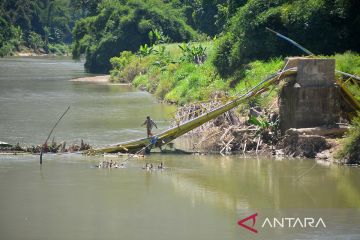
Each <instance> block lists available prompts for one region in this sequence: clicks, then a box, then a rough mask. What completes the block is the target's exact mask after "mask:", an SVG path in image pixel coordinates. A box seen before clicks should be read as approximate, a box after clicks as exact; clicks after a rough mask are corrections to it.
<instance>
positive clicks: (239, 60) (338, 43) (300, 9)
mask: <svg viewBox="0 0 360 240" xmlns="http://www.w3.org/2000/svg"><path fill="white" fill-rule="evenodd" d="M359 9H360V1H358V0H274V1H263V0H249V1H247V3H246V4H245V5H244V6H242V7H240V8H238V11H237V12H236V14H235V15H234V16H233V17H232V18H231V21H230V24H229V26H228V27H227V28H226V30H225V32H224V35H223V36H222V37H221V38H220V39H219V41H218V45H217V54H216V56H215V59H214V64H215V66H216V67H217V69H218V72H219V73H220V74H221V75H222V76H228V75H231V74H233V73H234V72H235V71H237V70H238V69H240V68H241V67H242V66H243V65H244V64H246V63H248V62H250V61H252V60H255V59H268V58H271V57H274V56H281V55H282V56H287V55H296V54H297V55H299V54H303V53H302V52H300V50H298V49H296V48H295V47H293V46H291V45H290V44H289V43H287V42H285V41H284V40H282V39H279V38H277V37H276V36H275V35H274V34H272V33H269V32H267V31H266V30H265V28H266V27H269V28H272V29H274V30H276V31H278V32H280V33H283V34H285V35H287V36H289V37H290V38H293V39H295V40H296V41H298V42H299V43H300V44H302V45H304V46H305V47H306V48H308V49H310V50H311V51H313V52H314V53H315V54H319V53H322V54H333V53H335V52H344V51H345V50H354V51H357V52H358V51H360V45H359V44H358V39H359V37H360V28H359V27H358V26H359V24H360V11H359Z"/></svg>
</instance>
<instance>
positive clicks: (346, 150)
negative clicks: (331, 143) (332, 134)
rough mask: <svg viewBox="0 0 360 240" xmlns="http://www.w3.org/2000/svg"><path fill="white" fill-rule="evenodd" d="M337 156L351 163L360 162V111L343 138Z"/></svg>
mask: <svg viewBox="0 0 360 240" xmlns="http://www.w3.org/2000/svg"><path fill="white" fill-rule="evenodd" d="M336 157H337V158H340V159H343V160H345V161H346V163H349V164H354V163H357V164H359V163H360V112H358V114H357V116H356V117H355V118H354V119H353V120H352V122H351V128H350V129H349V131H348V133H347V135H346V137H345V138H344V139H343V141H342V143H341V148H340V149H339V151H338V152H337V153H336Z"/></svg>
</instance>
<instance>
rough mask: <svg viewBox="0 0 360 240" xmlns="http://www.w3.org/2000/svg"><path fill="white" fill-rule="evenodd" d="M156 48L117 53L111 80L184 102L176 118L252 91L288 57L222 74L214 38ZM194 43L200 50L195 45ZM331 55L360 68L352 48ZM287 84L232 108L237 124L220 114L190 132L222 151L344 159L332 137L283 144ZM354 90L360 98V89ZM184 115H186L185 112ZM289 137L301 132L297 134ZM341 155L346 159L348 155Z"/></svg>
mask: <svg viewBox="0 0 360 240" xmlns="http://www.w3.org/2000/svg"><path fill="white" fill-rule="evenodd" d="M152 48H153V49H152V50H153V51H152V52H151V53H149V54H147V55H145V56H137V55H134V54H132V53H130V52H122V53H121V54H120V56H119V57H114V58H112V59H111V63H112V65H113V70H112V71H111V72H110V81H112V82H127V83H131V84H133V85H134V86H135V87H137V88H139V89H142V90H146V91H148V92H150V93H152V94H154V95H155V96H156V97H158V98H159V99H160V100H162V101H165V102H168V103H171V104H175V105H177V106H180V109H179V110H178V112H177V114H176V115H177V118H175V120H174V122H176V123H179V122H183V121H184V120H185V121H188V120H191V119H189V118H187V116H195V117H196V116H198V114H199V112H198V110H199V109H207V110H209V109H211V106H212V107H213V106H219V105H221V104H223V103H224V102H226V101H227V100H230V99H231V96H237V95H238V94H239V93H244V92H246V91H247V89H251V88H252V87H253V86H255V85H256V84H258V83H260V81H262V80H263V79H265V78H266V77H268V76H269V75H270V74H271V73H275V72H277V71H279V70H280V69H282V68H283V67H284V60H283V59H280V58H278V59H272V60H269V61H254V62H251V63H249V64H248V65H246V66H244V67H243V68H242V69H239V71H238V72H236V73H235V74H233V75H230V76H228V77H227V78H221V77H220V76H219V75H218V74H217V73H216V70H215V67H214V65H213V62H212V59H213V56H214V47H213V44H212V42H201V43H191V44H165V45H164V44H162V45H157V46H153V47H152ZM192 49H193V50H195V49H196V50H198V51H190V50H192ZM194 52H196V53H194ZM191 54H195V55H191ZM322 57H325V56H322ZM325 58H335V59H336V69H338V70H341V71H345V72H349V73H352V74H358V70H359V69H360V56H359V55H358V54H357V53H352V52H346V53H344V54H337V55H334V56H327V57H325ZM199 59H200V60H201V61H200V60H199ZM281 87H282V86H281V85H279V86H275V87H274V88H273V89H272V90H271V91H269V92H268V93H267V94H262V95H260V96H258V97H256V98H254V99H253V100H251V101H247V102H244V103H243V104H241V105H240V106H239V107H238V108H237V110H236V111H233V114H232V115H233V116H236V118H238V119H241V121H237V122H236V123H235V124H234V123H231V122H222V120H221V119H224V117H221V118H220V117H219V118H217V119H215V120H213V121H211V122H210V123H209V124H205V125H204V127H200V128H199V129H201V131H203V132H202V133H199V131H195V132H194V131H193V132H191V133H190V135H191V134H196V135H199V134H200V135H201V136H200V139H202V140H201V142H202V144H206V145H208V146H207V147H205V149H209V151H214V150H215V151H217V152H220V153H222V154H223V153H226V154H231V153H232V152H244V153H245V152H249V151H254V152H261V151H267V153H268V154H285V155H287V156H295V157H310V158H316V157H317V155H318V154H319V158H321V159H328V160H329V161H338V160H334V159H335V158H334V157H333V156H332V155H333V154H329V152H330V153H332V152H337V151H335V150H334V151H333V149H334V147H332V146H334V142H333V141H332V140H331V139H329V140H327V139H328V137H326V136H321V135H315V136H311V134H309V136H307V137H303V136H301V135H300V136H298V137H296V139H298V140H299V139H300V140H299V141H300V142H299V144H300V143H301V147H298V146H291V144H294V141H286V140H285V142H288V144H289V145H288V146H284V145H283V146H281V147H280V146H279V145H278V144H279V142H280V141H282V140H283V139H286V137H285V136H286V135H285V136H281V134H280V133H278V131H279V129H278V123H279V119H278V118H277V117H275V118H274V116H279V107H278V102H277V98H278V95H279V90H280V89H281ZM350 90H351V91H352V94H353V95H354V96H355V97H356V98H357V99H358V100H360V91H359V89H357V88H351V89H350ZM204 101H205V102H207V103H204ZM206 104H208V105H206ZM181 115H186V116H185V118H184V116H181ZM225 118H226V117H225ZM232 119H235V117H232ZM249 129H251V131H250V130H249ZM218 132H219V133H218ZM220 133H221V134H220ZM213 135H214V136H213ZM287 139H288V140H289V139H292V140H294V139H295V138H294V135H292V137H290V138H289V137H288V138H287ZM315 142H316V143H315ZM338 142H339V144H336V146H338V145H342V143H341V141H340V140H339V141H338ZM197 145H200V144H199V143H197ZM295 145H296V144H295ZM338 148H340V147H338ZM323 151H325V152H323ZM339 161H340V162H343V160H339Z"/></svg>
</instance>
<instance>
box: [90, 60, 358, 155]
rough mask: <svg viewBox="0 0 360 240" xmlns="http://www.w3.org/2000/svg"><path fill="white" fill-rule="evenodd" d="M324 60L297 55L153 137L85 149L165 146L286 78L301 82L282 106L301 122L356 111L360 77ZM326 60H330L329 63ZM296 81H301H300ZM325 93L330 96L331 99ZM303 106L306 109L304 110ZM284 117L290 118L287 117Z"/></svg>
mask: <svg viewBox="0 0 360 240" xmlns="http://www.w3.org/2000/svg"><path fill="white" fill-rule="evenodd" d="M323 62H324V61H323V59H320V60H319V59H316V58H299V59H297V60H296V61H294V60H291V61H290V60H288V61H287V62H286V65H285V67H284V69H282V70H281V71H279V72H277V73H275V74H273V75H271V76H269V77H268V78H266V79H264V80H263V81H261V82H260V83H258V84H257V85H255V86H254V87H252V88H251V89H250V90H248V91H247V92H246V93H243V94H240V95H237V96H236V97H235V99H233V100H231V101H229V102H227V103H225V104H223V105H221V106H219V107H217V108H215V109H212V110H210V111H208V112H206V113H204V114H202V115H200V116H198V117H196V118H194V119H191V120H188V121H186V122H184V123H182V124H179V125H177V126H174V127H172V128H170V129H168V130H166V131H164V132H162V133H159V134H156V135H154V136H153V137H148V138H141V139H135V140H131V141H127V142H122V143H118V144H114V145H111V146H107V147H103V148H98V149H92V150H90V151H88V153H95V154H96V153H118V152H120V153H137V152H140V151H143V150H145V149H147V150H151V149H152V148H155V147H161V146H164V145H166V144H168V143H170V142H171V141H173V140H174V139H176V138H178V137H180V136H182V135H184V134H186V133H188V132H190V131H191V130H193V129H195V128H197V127H199V126H201V125H202V124H204V123H206V122H208V121H211V120H213V119H215V118H216V117H218V116H220V115H221V114H223V113H225V112H227V111H229V110H231V109H233V108H235V107H237V106H239V105H240V104H241V103H244V102H246V101H248V100H250V99H252V98H254V97H256V96H259V95H260V94H262V93H264V92H266V91H268V90H269V89H270V87H272V86H275V85H277V84H279V83H280V82H281V81H284V80H285V81H286V82H292V84H293V85H292V86H296V87H297V88H299V86H300V87H301V85H303V88H302V89H301V91H300V92H299V91H297V92H296V94H294V92H292V90H291V91H288V97H289V98H290V100H289V101H288V103H287V104H286V107H285V108H284V109H286V108H288V109H291V111H290V113H291V114H292V118H295V120H296V119H297V118H298V119H300V118H301V119H302V121H303V122H304V120H305V121H306V119H307V118H308V119H310V118H312V121H313V124H316V120H314V116H315V115H316V114H318V116H317V119H321V121H320V120H318V122H319V121H320V123H319V124H320V125H323V124H324V123H327V122H334V121H336V118H334V117H333V118H331V117H330V118H329V119H330V120H329V119H328V118H327V117H325V118H324V117H322V115H321V114H323V115H324V116H328V115H329V114H328V113H327V111H329V112H331V111H332V115H334V116H335V115H340V113H341V114H342V115H343V116H344V117H345V118H348V119H351V118H352V117H353V116H354V115H355V114H356V111H359V110H360V102H359V99H357V97H356V96H354V94H353V92H352V90H351V89H352V88H359V87H360V86H359V83H360V78H359V77H357V76H354V75H351V74H348V73H343V72H341V71H336V70H335V61H334V60H332V61H325V63H323ZM328 63H330V65H329V64H328ZM324 64H325V65H324ZM324 66H325V67H324ZM329 66H330V70H329ZM335 72H336V73H338V77H337V78H336V80H335ZM329 73H330V75H333V76H334V78H332V77H330V81H329V77H328V76H327V75H328V74H329ZM303 79H307V80H306V82H304V81H303ZM332 79H333V80H332ZM299 83H301V85H300V84H299ZM313 84H315V85H316V86H315V87H317V88H319V87H325V88H326V89H325V90H320V91H319V89H317V88H314V85H313ZM321 91H322V92H323V93H322V94H323V95H322V97H318V98H317V99H318V100H315V101H314V100H313V99H311V98H312V96H315V95H316V94H317V93H319V92H321ZM289 93H290V95H289ZM327 96H329V98H330V100H329V99H328V97H327ZM316 101H317V102H316ZM331 101H332V102H333V103H332V104H331V103H330V105H329V102H331ZM304 103H307V104H304ZM319 105H322V106H323V108H322V109H323V110H322V112H321V111H319V110H318V107H319ZM329 106H330V107H329ZM303 109H305V112H304V110H303ZM285 112H286V113H289V111H286V110H285ZM280 113H281V111H280ZM330 115H331V114H330ZM286 117H287V116H286V115H285V114H283V118H284V119H285V118H286ZM290 118H291V117H290ZM315 119H316V118H315ZM323 120H324V121H325V122H324V121H323ZM284 121H285V122H289V121H288V120H284ZM295 122H301V121H295ZM285 125H286V124H285ZM295 125H296V124H295ZM290 127H296V126H294V121H293V122H292V123H291V121H290V123H289V124H287V126H285V128H290Z"/></svg>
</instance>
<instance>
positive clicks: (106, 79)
mask: <svg viewBox="0 0 360 240" xmlns="http://www.w3.org/2000/svg"><path fill="white" fill-rule="evenodd" d="M69 81H70V82H82V83H96V84H106V85H115V86H131V83H112V82H110V75H98V76H89V77H81V78H74V79H71V80H69Z"/></svg>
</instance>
